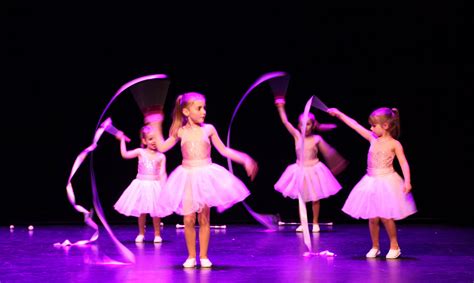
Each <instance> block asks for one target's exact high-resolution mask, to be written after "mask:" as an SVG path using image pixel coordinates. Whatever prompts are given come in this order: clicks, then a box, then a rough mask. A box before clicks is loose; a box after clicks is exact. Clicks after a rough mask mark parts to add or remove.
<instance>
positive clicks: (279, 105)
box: [275, 101, 300, 139]
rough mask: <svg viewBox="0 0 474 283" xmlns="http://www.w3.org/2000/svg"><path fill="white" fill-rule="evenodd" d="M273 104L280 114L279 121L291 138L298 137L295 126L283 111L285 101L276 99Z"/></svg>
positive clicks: (298, 133)
mask: <svg viewBox="0 0 474 283" xmlns="http://www.w3.org/2000/svg"><path fill="white" fill-rule="evenodd" d="M275 105H276V107H277V109H278V114H279V115H280V119H281V122H282V123H283V125H284V126H285V128H286V129H287V130H288V132H289V133H290V134H291V135H292V136H293V138H295V139H298V138H299V137H300V132H299V131H298V130H297V129H296V128H295V127H293V125H291V123H290V122H288V117H287V116H286V111H285V102H282V101H276V102H275Z"/></svg>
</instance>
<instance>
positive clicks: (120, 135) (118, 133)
mask: <svg viewBox="0 0 474 283" xmlns="http://www.w3.org/2000/svg"><path fill="white" fill-rule="evenodd" d="M115 137H116V138H117V139H118V140H125V141H126V142H129V141H130V139H129V138H128V137H127V136H126V135H125V134H124V133H123V132H122V131H118V132H117V134H116V135H115Z"/></svg>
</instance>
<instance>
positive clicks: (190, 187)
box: [165, 163, 250, 215]
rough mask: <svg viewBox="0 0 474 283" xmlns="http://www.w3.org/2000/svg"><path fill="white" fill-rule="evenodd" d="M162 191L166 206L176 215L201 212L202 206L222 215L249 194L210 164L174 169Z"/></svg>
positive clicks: (230, 175) (230, 177)
mask: <svg viewBox="0 0 474 283" xmlns="http://www.w3.org/2000/svg"><path fill="white" fill-rule="evenodd" d="M165 192H166V203H167V205H169V206H170V208H171V210H172V211H173V212H175V213H177V214H180V215H188V214H191V213H195V212H201V210H202V209H203V208H204V207H206V206H207V207H216V208H217V210H218V211H219V212H222V211H224V210H225V209H227V208H229V207H231V206H232V205H234V204H236V203H238V202H240V201H243V200H244V199H245V198H246V197H247V196H248V195H250V192H249V190H248V189H247V187H246V186H245V184H244V183H243V182H242V181H241V180H239V179H238V178H237V177H235V176H234V175H232V174H231V173H230V172H229V171H228V170H227V169H225V168H224V167H222V166H220V165H217V164H214V163H209V164H204V165H199V166H193V167H188V166H186V167H184V166H183V165H180V166H178V167H177V168H176V169H175V170H174V171H173V172H172V173H171V174H170V175H169V177H168V180H167V182H166V185H165Z"/></svg>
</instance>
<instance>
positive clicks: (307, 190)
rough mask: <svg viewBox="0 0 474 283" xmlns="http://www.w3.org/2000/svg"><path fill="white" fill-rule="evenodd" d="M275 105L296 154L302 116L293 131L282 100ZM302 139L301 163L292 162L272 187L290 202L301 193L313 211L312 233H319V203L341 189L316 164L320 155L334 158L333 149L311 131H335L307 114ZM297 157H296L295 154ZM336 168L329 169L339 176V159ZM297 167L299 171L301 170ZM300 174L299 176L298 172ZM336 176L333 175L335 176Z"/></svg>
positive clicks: (320, 166) (326, 170) (331, 125)
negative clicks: (301, 181) (292, 142)
mask: <svg viewBox="0 0 474 283" xmlns="http://www.w3.org/2000/svg"><path fill="white" fill-rule="evenodd" d="M275 105H276V107H277V109H278V113H279V114H280V118H281V121H282V122H283V125H285V127H286V129H287V130H288V132H289V133H290V134H291V135H292V136H293V138H294V140H295V148H296V152H297V153H298V152H299V151H300V149H299V148H298V147H299V144H300V140H301V138H303V137H302V136H301V133H302V127H303V125H302V124H301V121H302V118H303V116H302V115H300V117H299V123H298V128H299V130H298V129H296V128H295V127H293V125H291V123H290V122H288V118H287V116H286V111H285V99H284V98H281V97H279V98H276V99H275ZM304 127H306V131H305V134H306V136H305V137H304V139H305V140H304V160H296V163H293V164H291V165H289V166H288V167H287V168H286V169H285V171H284V172H283V174H282V175H281V177H280V179H279V180H278V181H277V182H276V184H275V190H277V191H279V192H280V193H282V194H283V195H284V196H285V197H290V198H292V199H298V193H301V197H302V199H303V201H304V202H305V203H306V202H312V209H313V229H312V231H313V233H316V232H319V210H320V200H321V199H324V198H327V197H329V196H331V195H334V194H336V193H337V192H339V190H340V189H341V188H342V187H341V185H340V184H339V182H338V181H337V180H336V178H335V177H334V175H333V173H332V172H331V170H330V169H329V168H328V167H327V166H326V165H325V164H324V163H323V162H321V161H320V160H319V158H318V154H319V153H322V154H323V156H325V157H327V156H329V155H331V154H332V155H333V156H334V154H336V152H335V151H334V149H332V147H330V146H329V144H328V143H326V142H325V141H324V139H323V138H322V137H321V136H320V135H316V134H314V131H315V130H320V131H326V130H331V129H333V128H335V127H336V125H334V124H319V123H318V122H317V121H316V119H315V117H314V115H313V114H312V113H309V115H308V122H307V124H306V125H304ZM297 156H298V157H299V154H297ZM339 161H340V162H339V163H338V167H337V168H333V169H336V170H338V172H340V171H341V170H342V169H343V168H344V167H345V160H343V159H342V158H341V159H339ZM301 163H302V165H303V169H301V168H302V167H301ZM301 170H303V172H301ZM338 172H336V173H338ZM300 173H302V174H303V183H302V187H301V188H300V185H299V178H300V176H301V174H300ZM296 231H297V232H303V227H302V226H301V225H300V226H299V227H298V228H297V229H296Z"/></svg>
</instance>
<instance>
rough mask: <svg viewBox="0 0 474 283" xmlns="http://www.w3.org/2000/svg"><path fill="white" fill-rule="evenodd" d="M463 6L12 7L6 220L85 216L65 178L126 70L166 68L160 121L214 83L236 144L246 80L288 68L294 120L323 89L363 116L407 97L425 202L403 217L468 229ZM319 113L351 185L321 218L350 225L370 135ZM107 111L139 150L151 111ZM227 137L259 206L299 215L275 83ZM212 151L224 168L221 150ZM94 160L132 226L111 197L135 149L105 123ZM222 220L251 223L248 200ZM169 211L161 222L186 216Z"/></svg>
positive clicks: (219, 124) (128, 75) (103, 188)
mask: <svg viewBox="0 0 474 283" xmlns="http://www.w3.org/2000/svg"><path fill="white" fill-rule="evenodd" d="M465 10H466V7H464V3H463V2H458V3H452V4H450V5H449V6H443V5H441V4H435V3H431V2H430V3H421V2H416V3H407V4H403V3H401V2H397V4H394V3H391V5H388V4H386V5H385V6H384V4H381V3H376V4H374V3H370V4H369V3H368V2H365V3H361V2H360V1H352V2H349V4H344V5H343V3H333V4H331V3H325V4H315V3H313V4H311V5H310V4H309V3H306V4H301V3H300V4H296V3H295V4H289V3H285V4H278V3H275V2H274V3H266V4H263V3H261V4H259V5H258V6H256V4H255V3H254V4H252V5H246V4H244V3H241V2H234V3H226V4H225V5H224V4H221V5H217V6H211V5H210V4H202V3H199V2H196V3H194V4H189V3H186V4H184V3H181V4H179V3H175V4H169V3H168V4H163V3H155V4H150V3H139V2H135V1H134V2H133V4H130V3H128V4H120V3H108V4H104V3H90V4H88V3H83V2H81V3H75V4H71V3H66V2H63V3H54V4H51V3H41V2H35V3H27V2H15V3H10V4H7V5H6V9H5V10H4V11H2V14H5V15H6V17H5V18H6V19H7V29H6V36H5V39H6V44H5V46H6V52H5V53H4V54H5V55H6V58H5V60H4V62H5V63H4V64H2V65H3V67H4V76H3V77H4V78H5V81H4V84H3V85H4V86H5V88H4V90H3V93H2V99H3V101H4V102H3V103H4V104H3V107H2V108H3V111H2V121H3V123H2V128H3V129H2V130H3V134H2V137H3V138H2V139H1V144H2V149H3V156H5V157H6V158H4V169H3V170H2V171H3V185H2V188H1V190H2V197H1V201H0V202H1V203H0V209H1V211H0V212H1V215H2V216H1V224H29V223H31V224H33V223H81V222H82V215H81V214H80V213H78V212H76V211H75V210H74V209H73V207H72V206H71V204H70V203H69V202H68V199H67V196H66V183H67V179H68V177H69V173H70V170H71V168H72V165H73V162H74V160H75V158H76V156H77V155H78V154H79V153H80V151H81V150H83V149H84V148H86V147H87V146H88V145H90V143H91V142H92V138H93V134H94V129H95V126H96V124H97V122H98V119H99V116H100V114H101V113H102V111H103V109H104V108H105V106H106V104H107V102H108V101H109V100H110V99H111V98H112V96H113V95H114V94H115V92H116V91H117V90H118V89H119V88H120V87H121V86H122V85H123V84H125V83H126V82H128V81H130V80H132V79H134V78H137V77H141V76H144V75H148V74H157V73H164V74H167V75H169V77H170V78H171V85H170V92H169V95H168V99H167V102H166V108H165V111H166V114H167V115H168V119H167V120H166V122H165V125H169V123H170V118H169V115H170V114H171V110H172V107H173V103H174V99H175V97H176V96H177V95H178V94H180V93H182V92H185V91H191V90H193V91H199V92H203V93H204V94H205V95H206V96H207V105H208V116H207V118H206V120H207V122H208V123H212V124H214V125H215V127H216V128H217V130H218V132H219V134H220V136H221V139H223V140H225V139H226V135H227V128H228V126H229V122H230V118H231V115H232V113H233V110H234V109H235V107H236V106H237V103H238V102H239V100H240V98H241V96H242V95H243V94H244V92H245V91H246V90H247V89H248V88H249V87H250V85H251V84H252V83H253V82H254V81H255V80H256V79H257V78H258V77H259V76H260V75H262V74H264V73H266V72H271V71H286V72H288V73H290V75H291V80H290V85H289V89H288V98H287V111H288V115H289V118H290V119H291V121H293V122H294V123H295V122H296V119H297V116H298V115H299V114H300V113H301V112H302V110H303V107H304V104H305V102H306V101H307V100H308V99H309V97H310V96H311V95H313V94H316V95H318V97H319V98H321V99H322V100H323V101H324V102H325V103H326V104H328V105H329V106H330V107H338V108H339V109H341V110H343V111H344V112H346V113H347V114H349V115H350V116H352V117H353V118H355V119H356V120H358V121H359V122H361V123H362V124H365V125H367V122H366V121H367V117H368V115H369V113H370V112H371V111H372V110H373V109H375V108H377V107H381V106H388V107H397V108H399V110H400V114H401V131H402V135H401V137H400V141H401V142H402V144H403V145H404V148H405V152H406V155H407V158H408V161H409V163H410V166H411V170H412V184H413V194H414V196H415V200H416V203H417V206H418V210H419V211H418V213H417V214H416V215H413V216H411V217H410V218H409V219H407V220H411V221H422V222H428V221H430V222H447V223H457V224H467V225H472V224H473V223H474V221H473V213H472V208H471V201H470V198H469V196H470V191H471V190H472V182H471V178H470V177H471V176H470V174H471V171H472V161H471V160H472V151H471V148H472V147H473V139H472V120H473V119H472V113H471V111H469V109H470V107H469V106H468V104H467V99H468V98H469V96H470V95H471V94H472V91H473V85H472V78H473V72H472V71H473V61H472V56H471V55H470V53H469V51H470V50H472V45H471V44H470V43H469V40H468V38H469V37H470V36H471V35H470V33H471V32H472V17H471V15H467V13H466V12H465ZM313 113H315V114H316V116H317V117H318V119H319V120H320V121H322V122H335V123H337V124H338V126H339V127H338V128H337V129H336V130H334V131H332V132H329V133H324V134H323V137H324V138H325V139H326V140H327V141H328V142H329V143H330V144H331V145H333V146H334V147H335V148H336V149H337V150H338V151H339V152H341V153H342V154H343V155H344V156H345V157H346V158H347V159H348V160H349V161H350V166H349V167H348V168H347V169H346V171H344V172H343V173H342V174H341V175H339V176H338V179H339V180H340V182H341V183H342V185H343V187H344V189H343V190H342V191H341V192H340V193H338V194H337V195H336V196H333V197H331V198H329V199H326V200H323V201H322V208H321V220H322V221H326V220H327V221H338V222H351V221H354V220H352V219H350V218H349V217H348V216H346V215H344V214H343V213H342V212H341V211H340V208H341V207H342V205H343V203H344V200H345V198H346V197H347V195H348V193H349V192H350V189H351V188H352V186H354V185H355V184H356V183H357V181H358V180H359V179H360V178H361V177H362V175H363V174H364V172H365V166H366V155H367V149H368V143H367V142H366V141H365V140H364V139H362V138H361V137H360V136H358V135H357V134H356V133H355V132H353V131H352V130H350V129H349V128H348V127H346V126H345V125H343V124H342V123H340V122H338V121H336V120H335V119H334V118H332V117H329V116H328V115H326V114H325V113H323V112H321V111H317V110H314V111H313ZM106 116H111V117H112V119H113V121H114V124H115V125H116V127H118V128H120V129H122V130H124V131H125V132H126V133H127V134H128V135H129V136H130V137H132V139H133V141H132V143H131V144H130V147H137V146H138V139H137V137H138V129H139V127H140V126H141V122H142V117H141V113H140V112H139V110H138V107H137V105H136V104H135V102H134V101H133V99H132V97H131V95H130V94H129V93H125V94H123V95H122V96H120V98H119V99H117V100H116V101H115V102H114V104H112V106H111V108H110V109H109V111H108V112H107V113H106ZM231 146H232V147H234V148H235V149H238V150H242V151H245V152H247V153H249V154H250V155H252V156H253V157H254V158H255V159H256V160H257V161H258V162H259V165H260V172H259V175H258V176H257V178H256V180H255V182H253V183H251V182H249V181H248V178H247V177H246V176H245V174H244V171H243V169H242V167H241V166H239V165H234V169H235V174H236V175H237V176H239V177H240V178H242V180H244V181H245V182H246V184H247V185H248V187H249V189H250V190H251V192H252V195H251V196H250V197H249V198H248V199H247V202H248V204H250V205H251V206H252V207H253V208H254V209H255V210H256V211H257V212H261V213H279V214H280V216H281V217H282V219H283V220H288V221H289V220H297V218H298V216H297V201H295V200H290V199H285V198H283V197H282V196H281V195H280V194H278V193H276V192H275V191H274V190H273V184H274V183H275V182H276V180H277V179H278V177H279V175H280V174H281V173H282V172H283V170H284V169H285V167H286V166H287V165H288V164H289V163H292V162H294V159H295V154H294V145H293V141H292V138H291V137H290V136H289V134H288V133H287V132H286V130H285V129H284V127H283V126H282V125H281V123H280V121H279V118H278V115H277V111H276V109H275V107H274V105H273V99H272V96H271V93H270V91H269V88H268V87H265V86H262V87H260V88H258V89H256V91H255V92H254V93H252V94H251V96H249V98H248V99H247V100H246V101H245V103H244V104H243V106H242V108H241V111H240V112H239V113H238V116H237V118H236V120H235V122H234V124H233V128H232V140H231ZM167 156H168V164H167V165H168V166H167V168H168V172H171V171H172V170H173V169H174V168H175V167H176V166H177V165H178V164H179V163H180V161H181V160H180V151H179V147H175V148H174V149H173V150H171V151H170V152H169V153H167ZM213 160H214V162H216V163H219V164H221V165H223V166H226V160H225V159H224V158H222V157H221V156H220V155H219V154H218V153H217V151H215V150H214V151H213ZM93 161H94V162H93V166H94V169H95V172H96V177H97V182H98V190H99V196H100V200H101V202H102V205H103V207H104V211H105V213H106V216H107V219H108V220H109V221H110V222H113V223H123V222H135V219H134V218H127V217H124V216H122V215H119V214H118V213H117V212H116V211H115V210H113V208H112V206H113V204H114V202H115V201H116V200H117V199H118V197H119V196H120V194H121V193H122V192H123V190H124V189H125V188H126V186H127V185H128V184H129V183H130V182H131V180H132V179H133V177H134V176H135V174H136V160H122V159H121V158H120V154H119V143H118V141H117V140H115V139H114V138H112V137H111V136H108V135H104V136H103V138H102V139H101V141H100V142H99V147H98V148H97V150H96V152H95V153H94V157H93ZM90 165H91V163H90V158H88V159H87V160H86V162H85V163H84V165H83V166H82V167H81V168H80V169H79V171H78V172H77V174H76V177H75V178H74V179H73V186H74V188H75V193H76V198H77V199H76V200H77V203H78V204H81V205H83V206H85V207H87V208H90V207H91V206H92V202H91V188H90V180H89V171H88V170H89V166H90ZM212 217H213V221H214V222H221V223H228V222H254V220H253V219H252V218H251V217H250V216H249V215H248V214H247V212H246V211H245V209H244V208H243V206H242V205H240V204H239V205H236V206H234V207H232V208H231V209H229V210H228V211H226V212H225V213H223V214H217V213H216V212H214V211H213V216H212ZM169 218H170V220H164V221H179V219H175V218H176V216H171V217H169ZM171 219H172V220H171Z"/></svg>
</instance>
